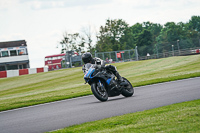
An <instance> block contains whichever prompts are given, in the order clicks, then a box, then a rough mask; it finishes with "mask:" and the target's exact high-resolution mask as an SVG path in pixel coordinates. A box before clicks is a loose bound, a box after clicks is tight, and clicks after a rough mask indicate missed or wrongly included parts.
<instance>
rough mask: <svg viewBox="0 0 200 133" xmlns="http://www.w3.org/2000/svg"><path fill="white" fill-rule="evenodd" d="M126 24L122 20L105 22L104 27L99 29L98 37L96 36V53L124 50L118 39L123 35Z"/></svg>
mask: <svg viewBox="0 0 200 133" xmlns="http://www.w3.org/2000/svg"><path fill="white" fill-rule="evenodd" d="M127 27H128V24H127V23H126V22H125V21H123V20H122V19H118V20H117V19H114V20H110V19H107V20H106V24H105V26H101V27H100V31H99V35H97V39H98V41H97V45H96V49H97V51H99V52H100V51H101V52H102V51H116V50H122V49H124V48H125V46H124V45H122V44H120V41H119V40H120V38H121V37H122V36H123V35H124V31H125V30H126V29H127Z"/></svg>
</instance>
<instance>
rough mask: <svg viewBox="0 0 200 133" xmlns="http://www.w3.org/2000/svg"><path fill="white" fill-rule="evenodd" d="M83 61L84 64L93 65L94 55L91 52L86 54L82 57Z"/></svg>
mask: <svg viewBox="0 0 200 133" xmlns="http://www.w3.org/2000/svg"><path fill="white" fill-rule="evenodd" d="M82 60H83V62H84V63H85V64H86V63H91V61H92V54H91V53H90V52H86V53H84V54H83V55H82Z"/></svg>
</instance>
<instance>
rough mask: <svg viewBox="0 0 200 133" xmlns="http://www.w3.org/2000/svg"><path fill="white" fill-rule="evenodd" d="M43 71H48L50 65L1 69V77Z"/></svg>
mask: <svg viewBox="0 0 200 133" xmlns="http://www.w3.org/2000/svg"><path fill="white" fill-rule="evenodd" d="M41 72H48V67H42V68H28V69H19V70H8V71H0V78H6V77H15V76H20V75H26V74H34V73H41Z"/></svg>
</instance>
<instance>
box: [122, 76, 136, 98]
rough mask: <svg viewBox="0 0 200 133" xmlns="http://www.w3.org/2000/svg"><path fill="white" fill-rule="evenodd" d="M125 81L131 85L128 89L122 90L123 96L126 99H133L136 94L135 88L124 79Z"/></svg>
mask: <svg viewBox="0 0 200 133" xmlns="http://www.w3.org/2000/svg"><path fill="white" fill-rule="evenodd" d="M123 79H124V80H125V81H126V82H127V83H128V84H129V85H128V86H127V87H125V88H123V90H122V93H121V94H122V95H123V96H125V97H131V96H132V95H133V94H134V88H133V86H132V84H131V83H130V82H129V81H128V80H127V79H126V78H124V77H123Z"/></svg>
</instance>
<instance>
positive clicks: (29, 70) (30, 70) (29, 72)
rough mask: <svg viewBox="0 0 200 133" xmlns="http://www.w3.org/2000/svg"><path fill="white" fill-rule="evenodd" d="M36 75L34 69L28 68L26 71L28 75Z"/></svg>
mask: <svg viewBox="0 0 200 133" xmlns="http://www.w3.org/2000/svg"><path fill="white" fill-rule="evenodd" d="M34 73H37V69H36V68H29V69H28V74H34Z"/></svg>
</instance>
